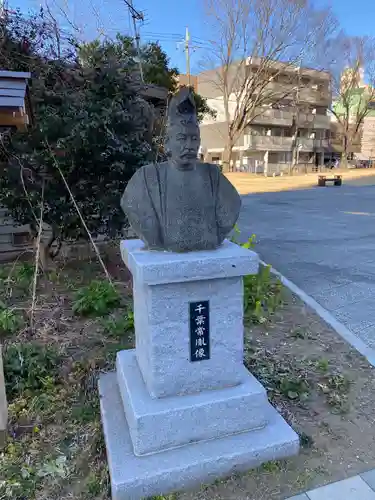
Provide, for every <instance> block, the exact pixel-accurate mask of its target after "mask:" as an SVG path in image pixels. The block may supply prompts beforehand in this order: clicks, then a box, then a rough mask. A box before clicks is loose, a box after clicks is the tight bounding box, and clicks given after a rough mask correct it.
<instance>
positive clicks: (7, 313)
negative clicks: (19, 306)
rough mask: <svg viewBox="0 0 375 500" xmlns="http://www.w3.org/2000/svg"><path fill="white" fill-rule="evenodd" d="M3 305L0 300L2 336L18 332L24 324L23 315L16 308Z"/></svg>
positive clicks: (0, 328) (0, 329)
mask: <svg viewBox="0 0 375 500" xmlns="http://www.w3.org/2000/svg"><path fill="white" fill-rule="evenodd" d="M3 305H4V303H3V302H1V301H0V337H1V336H2V335H12V334H14V333H16V332H17V331H18V330H19V329H20V328H21V327H22V325H23V317H22V316H21V315H20V314H19V313H17V311H15V310H14V309H11V308H7V307H4V308H3V307H2V306H3Z"/></svg>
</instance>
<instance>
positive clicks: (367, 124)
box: [331, 84, 375, 160]
mask: <svg viewBox="0 0 375 500" xmlns="http://www.w3.org/2000/svg"><path fill="white" fill-rule="evenodd" d="M364 91H366V85H365V84H362V85H360V86H359V87H358V88H357V89H354V90H353V96H352V98H351V109H350V118H349V127H350V129H354V128H355V127H356V118H355V116H356V114H357V111H358V108H360V107H361V105H362V102H366V103H367V101H366V100H363V101H362V100H361V95H362V92H364ZM333 107H334V108H335V109H336V111H337V112H338V113H340V102H339V101H336V102H334V103H333ZM368 108H369V109H368V111H367V113H366V116H365V117H364V119H363V122H362V123H361V126H360V127H359V129H358V132H357V133H356V134H355V136H354V137H353V139H352V141H351V144H350V145H349V155H350V157H354V158H357V159H359V160H375V101H374V102H370V103H368ZM353 135H354V133H353V132H351V133H350V136H351V137H352V136H353ZM331 147H332V151H333V152H334V153H337V154H341V153H342V151H343V133H342V128H341V127H340V125H339V124H338V122H337V119H336V117H335V116H334V115H333V114H332V116H331Z"/></svg>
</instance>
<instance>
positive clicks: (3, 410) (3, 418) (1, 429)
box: [0, 345, 8, 450]
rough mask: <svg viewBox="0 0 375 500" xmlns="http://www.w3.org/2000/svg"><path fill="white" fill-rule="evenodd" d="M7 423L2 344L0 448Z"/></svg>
mask: <svg viewBox="0 0 375 500" xmlns="http://www.w3.org/2000/svg"><path fill="white" fill-rule="evenodd" d="M7 423H8V404H7V397H6V392H5V379H4V370H3V354H2V346H1V345H0V450H1V449H2V448H4V446H5V443H6V435H7Z"/></svg>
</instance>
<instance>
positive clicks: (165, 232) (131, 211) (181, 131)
mask: <svg viewBox="0 0 375 500" xmlns="http://www.w3.org/2000/svg"><path fill="white" fill-rule="evenodd" d="M199 146H200V132H199V125H198V121H197V116H196V109H195V104H194V99H193V96H192V95H191V92H190V91H189V89H188V88H182V89H180V90H179V91H178V92H177V94H175V95H174V96H173V97H172V99H171V100H170V102H169V106H168V116H167V136H166V149H167V151H168V153H169V157H170V160H169V161H166V162H163V163H158V164H151V165H145V166H144V167H142V168H140V169H139V170H137V171H136V172H135V174H134V175H133V177H132V178H131V179H130V181H129V183H128V185H127V187H126V189H125V192H124V194H123V196H122V199H121V207H122V209H123V211H124V212H125V214H126V215H127V217H128V220H129V222H130V224H131V226H132V228H133V230H134V231H135V233H136V234H137V235H138V237H139V238H140V239H141V240H142V241H143V242H144V243H145V244H146V246H147V248H148V249H151V250H152V249H154V250H166V251H172V252H190V251H195V250H210V249H214V248H217V247H218V246H220V245H221V243H222V242H223V240H224V239H225V237H226V236H227V235H228V233H229V232H230V231H231V230H232V228H233V226H234V225H235V223H236V221H237V218H238V216H239V212H240V208H241V199H240V196H239V194H238V192H237V190H236V189H235V188H234V187H233V185H232V184H231V183H230V182H229V181H228V179H227V178H226V177H224V175H222V173H221V172H220V170H219V169H218V167H217V166H216V165H212V164H209V163H201V162H200V161H199V160H198V158H197V157H198V150H199Z"/></svg>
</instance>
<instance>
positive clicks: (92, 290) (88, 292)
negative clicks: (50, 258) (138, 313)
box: [73, 280, 120, 316]
mask: <svg viewBox="0 0 375 500" xmlns="http://www.w3.org/2000/svg"><path fill="white" fill-rule="evenodd" d="M119 304H120V295H119V293H118V291H117V290H116V288H115V287H114V285H113V284H112V283H110V282H109V281H99V280H97V281H92V282H91V283H90V285H88V286H86V287H83V288H80V289H79V290H78V291H77V292H76V294H75V297H74V303H73V312H74V313H75V314H78V315H81V316H105V315H106V314H109V313H110V312H111V311H112V310H113V309H114V308H115V307H117V306H118V305H119Z"/></svg>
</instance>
